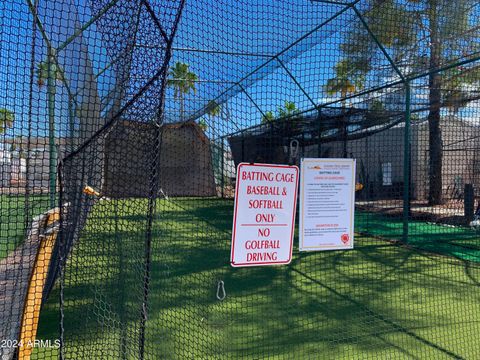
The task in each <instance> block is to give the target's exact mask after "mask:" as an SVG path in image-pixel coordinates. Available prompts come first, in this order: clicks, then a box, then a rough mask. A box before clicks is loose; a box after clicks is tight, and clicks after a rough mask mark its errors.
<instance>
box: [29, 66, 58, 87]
mask: <svg viewBox="0 0 480 360" xmlns="http://www.w3.org/2000/svg"><path fill="white" fill-rule="evenodd" d="M49 65H50V69H49ZM49 70H50V71H51V73H52V75H53V76H52V77H53V79H54V80H55V81H63V76H62V72H61V71H60V69H58V68H57V65H56V64H55V63H54V62H52V63H50V64H49V63H48V60H47V61H42V62H39V63H38V64H37V69H36V70H35V72H36V74H37V85H38V87H39V88H42V87H43V86H44V85H45V81H48V71H49Z"/></svg>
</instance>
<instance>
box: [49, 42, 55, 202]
mask: <svg viewBox="0 0 480 360" xmlns="http://www.w3.org/2000/svg"><path fill="white" fill-rule="evenodd" d="M47 69H48V75H47V96H48V100H47V101H48V147H49V174H48V181H49V198H50V208H51V209H53V208H54V207H55V197H56V190H57V148H56V144H55V91H56V90H55V81H56V75H57V74H56V72H57V71H56V69H57V68H56V65H55V51H54V50H53V48H49V54H48V58H47Z"/></svg>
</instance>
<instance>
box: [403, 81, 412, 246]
mask: <svg viewBox="0 0 480 360" xmlns="http://www.w3.org/2000/svg"><path fill="white" fill-rule="evenodd" d="M410 111H411V89H410V82H409V81H406V82H405V131H404V141H403V146H404V149H403V242H404V243H407V242H408V230H409V229H408V220H409V214H410V143H411V139H410V115H411V113H410Z"/></svg>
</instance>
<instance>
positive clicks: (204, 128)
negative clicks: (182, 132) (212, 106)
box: [198, 119, 208, 131]
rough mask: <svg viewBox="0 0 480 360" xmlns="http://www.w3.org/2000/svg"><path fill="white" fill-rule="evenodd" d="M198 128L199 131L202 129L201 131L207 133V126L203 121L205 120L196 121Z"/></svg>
mask: <svg viewBox="0 0 480 360" xmlns="http://www.w3.org/2000/svg"><path fill="white" fill-rule="evenodd" d="M198 126H199V127H200V129H202V130H203V131H207V129H208V124H207V122H206V121H205V119H200V120H198Z"/></svg>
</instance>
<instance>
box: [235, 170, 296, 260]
mask: <svg viewBox="0 0 480 360" xmlns="http://www.w3.org/2000/svg"><path fill="white" fill-rule="evenodd" d="M297 188H298V167H296V166H287V165H269V164H249V163H241V164H239V165H238V168H237V182H236V188H235V205H234V209H235V210H234V214H233V231H232V249H231V256H230V262H231V264H232V266H234V267H242V266H264V265H280V264H288V263H290V261H291V260H292V248H293V234H294V231H295V210H296V202H297Z"/></svg>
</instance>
